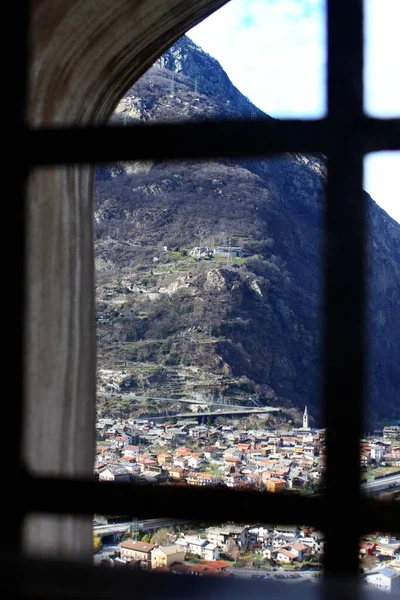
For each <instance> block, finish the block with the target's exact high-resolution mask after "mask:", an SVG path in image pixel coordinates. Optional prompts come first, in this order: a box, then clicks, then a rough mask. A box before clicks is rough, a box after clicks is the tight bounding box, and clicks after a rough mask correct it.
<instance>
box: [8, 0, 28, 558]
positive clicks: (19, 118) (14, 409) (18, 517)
mask: <svg viewBox="0 0 400 600" xmlns="http://www.w3.org/2000/svg"><path fill="white" fill-rule="evenodd" d="M9 10H10V11H11V12H10V14H9V21H10V22H11V23H14V31H13V33H12V36H11V37H10V40H11V42H10V43H11V44H12V51H11V52H12V57H13V58H12V60H13V72H14V75H15V77H14V80H13V101H12V102H10V104H9V111H8V119H11V122H12V127H11V135H12V141H13V144H16V145H19V146H20V149H21V151H20V153H19V158H18V160H17V161H16V160H15V156H13V155H12V153H8V154H7V156H8V157H9V165H8V172H9V173H10V176H11V180H12V182H13V184H12V185H13V190H14V194H13V199H12V201H10V202H8V203H7V208H6V210H7V212H8V215H7V222H8V223H10V224H12V230H13V255H12V258H10V259H9V260H7V261H5V265H6V270H7V269H8V270H9V273H8V275H7V274H6V277H7V279H8V280H9V281H13V301H12V303H11V304H10V306H9V313H8V319H9V323H10V335H9V337H8V339H7V358H8V366H7V373H8V375H9V378H8V382H9V387H10V389H9V392H8V396H9V397H12V399H13V400H12V402H10V403H9V405H8V406H7V422H8V423H9V427H8V432H9V440H8V443H7V467H6V471H7V472H8V475H7V481H8V485H9V486H10V489H13V490H14V492H13V494H11V495H8V494H7V495H5V496H4V498H3V501H4V502H5V503H6V512H7V519H6V524H5V525H6V532H7V533H6V537H7V545H8V547H9V548H10V551H14V552H17V551H18V550H20V548H21V531H22V521H23V511H24V508H25V507H24V504H23V503H21V502H15V495H14V494H16V495H18V496H20V495H21V494H23V490H21V488H20V471H21V444H22V426H23V393H24V382H23V373H24V358H23V354H24V346H23V337H24V308H25V243H26V242H25V228H26V223H25V186H26V177H27V173H28V167H29V165H28V160H29V158H28V153H27V152H25V149H24V144H23V141H22V140H23V139H24V137H25V117H26V112H25V111H26V94H27V39H28V24H29V2H28V1H27V0H26V1H24V0H23V1H21V2H18V3H13V4H12V5H10V7H9ZM4 240H5V241H6V244H7V246H8V249H7V248H6V249H5V250H4V251H3V253H4V256H6V255H7V254H8V251H9V240H8V238H7V237H5V238H4ZM14 244H15V245H14Z"/></svg>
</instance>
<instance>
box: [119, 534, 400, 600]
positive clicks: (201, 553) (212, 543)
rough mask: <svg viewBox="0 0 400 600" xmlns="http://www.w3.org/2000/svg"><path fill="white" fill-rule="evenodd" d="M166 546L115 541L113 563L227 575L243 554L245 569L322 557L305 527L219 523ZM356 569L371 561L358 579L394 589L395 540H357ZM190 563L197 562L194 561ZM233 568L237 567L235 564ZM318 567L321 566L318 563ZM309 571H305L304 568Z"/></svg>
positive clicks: (399, 558)
mask: <svg viewBox="0 0 400 600" xmlns="http://www.w3.org/2000/svg"><path fill="white" fill-rule="evenodd" d="M171 537H174V538H175V539H174V542H173V544H171V545H168V546H162V545H158V544H153V543H150V542H146V543H145V542H142V541H136V540H133V539H127V540H126V541H123V542H121V543H120V546H119V548H120V551H119V553H118V554H119V556H118V557H117V558H114V560H113V564H115V565H117V566H121V565H124V566H128V567H133V568H140V569H146V570H150V569H151V570H155V571H160V572H169V573H173V574H177V575H183V574H186V575H199V576H205V575H210V576H215V575H218V576H224V577H228V576H232V572H231V571H230V568H231V567H230V564H232V562H230V563H228V562H227V561H226V560H224V559H228V557H229V558H230V559H232V553H233V550H234V549H235V550H236V551H237V554H236V555H235V560H236V559H237V560H239V559H240V557H241V556H246V559H247V560H246V565H242V566H248V567H253V568H254V566H255V563H257V561H258V562H259V561H264V563H265V560H267V561H268V562H269V564H270V566H272V565H278V566H281V567H285V566H287V565H291V567H292V568H296V566H297V567H301V566H302V565H303V564H304V562H305V561H307V563H310V562H311V561H312V560H313V561H314V562H313V564H314V566H315V565H316V562H315V561H316V560H318V565H319V564H320V560H321V563H322V559H323V555H324V544H325V542H324V539H323V535H322V533H321V532H319V531H317V530H315V529H313V528H311V527H306V526H302V527H301V526H295V525H292V526H291V525H270V526H266V525H264V526H252V525H238V524H222V525H221V526H213V527H208V528H207V529H202V530H201V531H200V530H199V531H198V532H196V534H193V531H192V532H191V533H190V534H186V533H184V532H179V533H177V534H175V535H171ZM359 557H360V561H361V565H363V564H366V559H367V558H368V557H369V558H373V566H372V567H371V566H370V565H369V566H368V568H366V569H364V570H365V573H364V575H363V581H364V583H365V584H366V585H368V586H373V587H376V588H378V589H381V590H382V591H387V592H399V591H400V539H398V538H396V537H394V536H391V535H387V534H379V533H376V534H374V535H371V536H370V537H366V538H364V539H363V540H361V541H360V546H359ZM193 559H199V560H196V561H194V560H193ZM238 564H239V563H238ZM321 567H322V564H321ZM307 568H309V567H307Z"/></svg>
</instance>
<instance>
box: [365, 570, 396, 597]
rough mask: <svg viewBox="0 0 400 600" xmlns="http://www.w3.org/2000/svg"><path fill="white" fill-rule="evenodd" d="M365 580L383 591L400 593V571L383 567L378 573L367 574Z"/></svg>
mask: <svg viewBox="0 0 400 600" xmlns="http://www.w3.org/2000/svg"><path fill="white" fill-rule="evenodd" d="M365 581H366V583H367V584H368V585H372V586H374V587H376V588H378V589H379V590H381V591H383V592H390V593H396V592H397V593H400V572H399V571H397V570H396V571H395V570H394V569H389V568H384V569H381V570H380V571H379V572H378V573H371V574H369V575H366V576H365Z"/></svg>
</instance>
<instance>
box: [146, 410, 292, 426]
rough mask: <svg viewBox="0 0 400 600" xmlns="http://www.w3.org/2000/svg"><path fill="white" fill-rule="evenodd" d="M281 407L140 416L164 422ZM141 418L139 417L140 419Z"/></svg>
mask: <svg viewBox="0 0 400 600" xmlns="http://www.w3.org/2000/svg"><path fill="white" fill-rule="evenodd" d="M279 410H280V409H279V408H275V407H271V406H264V407H263V408H248V407H244V406H241V407H238V408H233V409H231V410H210V411H202V412H190V413H178V414H171V415H154V416H145V415H143V416H142V417H140V418H143V419H147V420H150V421H156V422H159V423H162V422H163V421H165V420H166V419H175V418H176V419H189V418H190V419H200V418H202V417H213V418H214V417H226V416H238V417H239V416H243V415H259V414H267V413H272V412H279ZM138 420H139V419H138Z"/></svg>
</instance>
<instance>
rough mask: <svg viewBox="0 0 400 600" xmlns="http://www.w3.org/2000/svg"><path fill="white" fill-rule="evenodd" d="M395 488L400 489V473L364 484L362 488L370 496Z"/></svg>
mask: <svg viewBox="0 0 400 600" xmlns="http://www.w3.org/2000/svg"><path fill="white" fill-rule="evenodd" d="M394 488H396V489H399V488H400V473H395V474H394V475H388V476H387V477H379V479H374V481H370V482H369V483H363V484H362V486H361V489H363V490H365V491H366V492H367V493H368V494H374V493H380V492H384V491H385V490H391V489H394Z"/></svg>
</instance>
